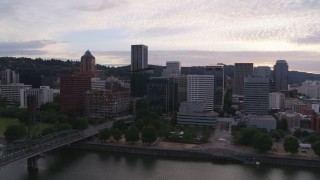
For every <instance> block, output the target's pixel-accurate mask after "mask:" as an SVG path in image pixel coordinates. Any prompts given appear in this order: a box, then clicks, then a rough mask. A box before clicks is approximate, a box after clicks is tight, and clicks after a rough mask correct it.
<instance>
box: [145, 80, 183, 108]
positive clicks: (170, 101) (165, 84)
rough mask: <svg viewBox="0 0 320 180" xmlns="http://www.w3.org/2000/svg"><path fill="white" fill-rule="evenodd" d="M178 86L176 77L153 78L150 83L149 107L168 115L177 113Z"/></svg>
mask: <svg viewBox="0 0 320 180" xmlns="http://www.w3.org/2000/svg"><path fill="white" fill-rule="evenodd" d="M177 86H178V84H177V79H176V78H175V77H151V78H150V80H149V83H148V95H147V101H148V107H149V108H155V109H158V110H160V111H161V112H162V113H166V114H168V113H171V114H172V113H173V112H174V111H177V110H178V102H177V99H178V97H177V93H178V91H177V90H178V89H177Z"/></svg>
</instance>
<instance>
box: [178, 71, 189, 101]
mask: <svg viewBox="0 0 320 180" xmlns="http://www.w3.org/2000/svg"><path fill="white" fill-rule="evenodd" d="M177 82H178V104H179V105H180V104H181V103H182V102H184V101H187V76H185V75H184V76H178V77H177Z"/></svg>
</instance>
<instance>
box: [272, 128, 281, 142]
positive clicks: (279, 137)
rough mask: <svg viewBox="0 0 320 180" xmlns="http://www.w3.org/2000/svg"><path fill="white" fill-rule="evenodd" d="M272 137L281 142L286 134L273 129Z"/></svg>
mask: <svg viewBox="0 0 320 180" xmlns="http://www.w3.org/2000/svg"><path fill="white" fill-rule="evenodd" d="M270 136H271V137H272V138H274V139H275V140H277V141H279V140H280V139H281V138H283V137H284V132H283V131H282V130H279V129H273V130H271V131H270Z"/></svg>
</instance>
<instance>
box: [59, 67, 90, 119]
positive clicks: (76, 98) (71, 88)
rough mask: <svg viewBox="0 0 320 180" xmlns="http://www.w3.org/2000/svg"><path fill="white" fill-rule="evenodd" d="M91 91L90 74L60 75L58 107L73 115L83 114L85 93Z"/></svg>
mask: <svg viewBox="0 0 320 180" xmlns="http://www.w3.org/2000/svg"><path fill="white" fill-rule="evenodd" d="M88 90H91V74H90V73H73V74H62V75H61V76H60V107H61V109H68V110H70V111H72V112H73V113H75V114H84V113H85V93H86V91H88Z"/></svg>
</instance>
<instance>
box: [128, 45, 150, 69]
mask: <svg viewBox="0 0 320 180" xmlns="http://www.w3.org/2000/svg"><path fill="white" fill-rule="evenodd" d="M147 68H148V46H146V45H143V44H141V45H131V71H139V70H141V69H147Z"/></svg>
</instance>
